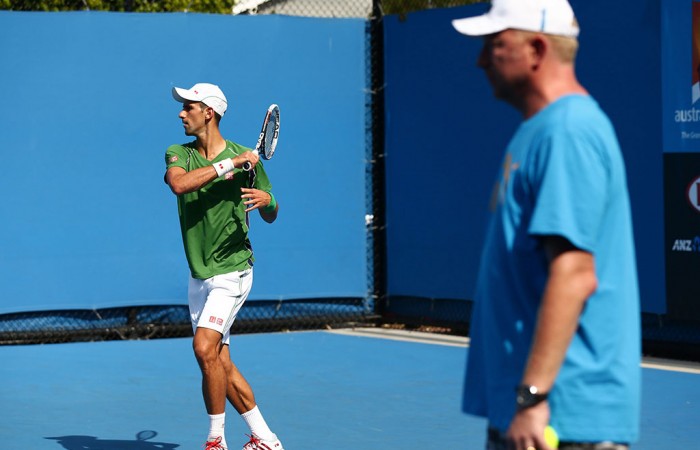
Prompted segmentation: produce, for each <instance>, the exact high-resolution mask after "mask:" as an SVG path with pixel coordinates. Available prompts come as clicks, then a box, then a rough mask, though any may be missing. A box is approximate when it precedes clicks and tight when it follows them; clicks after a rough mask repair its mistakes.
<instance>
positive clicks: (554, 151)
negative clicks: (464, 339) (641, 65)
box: [453, 0, 641, 450]
mask: <svg viewBox="0 0 700 450" xmlns="http://www.w3.org/2000/svg"><path fill="white" fill-rule="evenodd" d="M453 26H454V27H455V28H456V29H457V31H459V32H460V33H463V34H465V35H468V36H482V37H483V49H482V51H481V54H480V56H479V58H478V65H479V67H481V68H482V69H483V70H484V72H485V73H486V76H487V78H488V80H489V82H490V83H491V86H492V88H493V92H494V94H495V96H496V97H497V98H499V99H501V100H504V101H506V102H508V103H510V104H511V105H512V106H513V107H515V108H516V109H517V110H518V111H519V112H520V113H521V114H522V116H523V122H522V124H521V125H520V126H519V128H518V129H517V131H516V132H515V135H514V136H513V137H512V139H511V141H510V143H509V144H508V147H507V148H506V151H505V157H504V162H503V166H502V167H503V169H502V172H501V173H500V177H499V181H498V185H497V194H498V195H497V204H496V205H494V213H493V216H492V218H491V223H490V226H489V230H488V233H487V237H486V240H485V243H484V250H483V253H482V259H481V263H480V273H479V275H478V279H477V287H476V293H475V309H474V311H473V316H472V328H471V330H472V331H471V346H470V349H469V356H468V366H467V374H466V380H465V388H464V398H463V407H464V410H465V412H467V413H470V414H475V415H478V416H483V417H486V418H487V419H488V423H489V430H488V437H487V449H489V450H505V449H510V448H514V449H516V450H536V449H545V450H550V447H549V446H548V445H547V443H546V442H545V439H544V430H545V427H546V426H547V425H548V424H550V423H551V425H552V426H553V428H554V429H555V430H556V431H557V432H558V434H559V438H560V442H561V443H560V446H559V448H560V449H565V450H574V449H576V450H586V449H590V450H593V449H596V450H613V449H615V450H619V449H626V448H628V446H629V444H630V443H632V442H634V441H636V439H637V436H638V431H639V410H640V377H641V373H640V367H639V363H640V353H641V349H640V342H641V341H640V313H639V293H638V285H637V272H636V263H635V250H634V240H633V234H632V219H631V212H630V203H629V195H628V190H627V181H626V174H625V166H624V161H623V157H622V154H621V151H620V148H619V144H618V141H617V138H616V135H615V131H614V129H613V126H612V124H611V123H610V120H609V119H608V117H607V116H606V114H605V113H604V112H603V111H602V110H601V108H600V106H599V105H598V103H596V101H595V100H594V99H593V98H591V96H590V95H589V93H588V92H587V90H586V89H585V88H584V87H583V86H582V85H581V84H580V83H579V81H578V79H577V76H576V73H575V69H574V61H575V56H576V53H577V49H578V38H577V37H578V34H579V26H578V23H577V20H576V18H575V16H574V12H573V10H572V8H571V6H570V5H569V3H568V2H567V1H566V0H493V2H492V5H491V9H490V10H489V11H488V13H486V14H484V15H481V16H477V17H470V18H465V19H459V20H456V21H454V22H453Z"/></svg>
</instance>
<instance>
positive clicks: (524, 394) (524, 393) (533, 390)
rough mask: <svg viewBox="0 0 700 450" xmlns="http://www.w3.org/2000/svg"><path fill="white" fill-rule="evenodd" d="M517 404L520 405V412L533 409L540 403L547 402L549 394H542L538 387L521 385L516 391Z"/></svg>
mask: <svg viewBox="0 0 700 450" xmlns="http://www.w3.org/2000/svg"><path fill="white" fill-rule="evenodd" d="M515 392H516V396H515V403H516V404H517V405H518V411H520V410H523V409H527V408H531V407H533V406H535V405H537V404H538V403H541V402H543V401H545V400H547V395H548V393H547V392H540V390H539V389H537V386H530V385H527V384H521V385H520V386H518V387H517V388H516V389H515Z"/></svg>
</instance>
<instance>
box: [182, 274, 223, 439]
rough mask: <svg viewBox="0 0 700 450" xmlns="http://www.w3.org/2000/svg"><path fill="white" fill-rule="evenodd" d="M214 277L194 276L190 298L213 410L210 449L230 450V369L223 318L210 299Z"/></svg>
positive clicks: (206, 394) (195, 342)
mask: <svg viewBox="0 0 700 450" xmlns="http://www.w3.org/2000/svg"><path fill="white" fill-rule="evenodd" d="M211 284H212V283H211V279H207V280H198V279H193V278H191V279H190V285H189V290H188V299H189V307H190V319H191V321H192V327H193V328H194V339H193V341H192V348H193V350H194V354H195V358H196V359H197V363H198V364H199V368H200V370H201V372H202V397H203V399H204V404H205V406H206V409H207V413H208V414H209V433H208V435H207V442H206V443H205V445H204V447H205V449H207V450H226V448H227V447H226V437H225V434H224V430H225V418H226V413H225V410H226V385H227V378H226V370H225V368H224V366H223V365H222V364H221V360H220V358H219V354H220V352H221V350H222V348H223V342H222V337H223V327H224V323H223V322H224V321H223V319H217V317H220V314H221V312H220V311H219V308H218V306H220V305H218V304H217V302H209V301H208V300H209V294H210V292H211Z"/></svg>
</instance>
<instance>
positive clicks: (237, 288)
mask: <svg viewBox="0 0 700 450" xmlns="http://www.w3.org/2000/svg"><path fill="white" fill-rule="evenodd" d="M216 284H217V286H219V287H220V288H221V290H219V291H218V294H219V295H228V296H230V300H229V303H233V304H234V305H235V306H234V309H233V311H232V314H233V317H232V318H231V321H230V324H229V327H228V329H226V330H225V331H224V336H223V343H224V346H223V348H222V350H221V353H220V354H219V358H220V359H221V365H222V366H223V367H224V370H225V371H226V378H227V381H228V384H227V387H226V397H227V398H228V400H229V402H230V403H231V405H233V407H234V408H235V409H236V411H238V413H239V414H240V415H241V417H242V418H243V420H244V421H245V422H246V424H247V425H248V427H249V428H250V433H251V439H250V442H248V443H247V444H246V445H245V446H244V447H243V450H248V449H258V448H265V447H264V446H267V448H270V449H272V450H284V449H283V448H282V443H281V442H280V441H279V439H277V436H276V435H275V434H274V433H273V432H272V431H271V430H270V428H269V427H268V425H267V423H266V422H265V419H264V418H263V416H262V414H261V412H260V409H259V408H258V406H257V404H256V402H255V395H254V394H253V389H252V388H251V387H250V384H249V383H248V381H246V379H245V377H243V374H241V372H240V371H239V370H238V367H236V365H235V364H234V363H233V361H232V360H231V354H230V350H229V341H230V337H231V332H230V328H231V326H233V321H234V320H235V317H236V315H237V314H238V311H239V310H240V308H241V307H242V306H243V303H245V301H246V299H247V298H248V294H249V293H250V290H251V288H252V286H253V270H252V269H250V270H247V271H243V272H234V273H230V274H225V275H221V276H219V277H217V281H216ZM263 445H264V446H263Z"/></svg>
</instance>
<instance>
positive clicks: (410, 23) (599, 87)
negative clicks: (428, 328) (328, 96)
mask: <svg viewBox="0 0 700 450" xmlns="http://www.w3.org/2000/svg"><path fill="white" fill-rule="evenodd" d="M572 4H573V7H574V10H575V11H576V13H577V16H578V19H579V21H580V22H581V27H582V33H581V37H580V42H581V50H580V54H579V58H578V72H579V75H580V78H581V80H582V82H583V84H584V85H585V86H587V87H588V89H589V90H590V92H591V93H592V95H593V96H594V97H595V98H596V99H597V100H598V102H599V103H600V104H601V105H602V107H603V108H604V109H605V110H606V111H607V112H608V114H609V115H610V117H611V119H612V121H613V123H614V124H615V127H616V129H617V132H618V135H619V139H620V142H621V145H622V150H623V153H624V156H625V161H626V164H627V174H628V181H629V189H630V195H631V201H632V210H633V217H634V230H635V242H636V248H637V257H638V268H639V278H640V289H641V298H642V309H643V311H645V312H649V313H664V312H665V311H666V303H665V292H664V255H663V183H662V177H663V166H662V158H661V155H662V148H661V124H660V116H659V111H660V108H661V78H660V73H661V69H660V32H659V9H660V6H659V1H658V0H646V1H641V2H640V1H635V2H632V1H630V0H626V1H622V2H611V3H610V2H609V3H605V5H604V7H603V6H602V5H601V4H600V3H599V2H586V1H583V0H573V1H572ZM487 8H488V5H484V4H481V5H473V6H466V7H461V8H451V9H443V10H428V11H421V12H418V13H413V14H408V15H406V16H401V17H399V16H390V17H386V18H385V21H384V23H385V36H386V43H385V59H386V69H385V71H386V72H385V76H386V86H387V88H386V92H387V94H386V110H387V131H386V135H387V143H386V146H387V150H386V152H387V158H386V166H387V198H388V201H387V242H388V244H387V260H388V261H387V267H388V291H389V292H388V295H389V297H390V298H412V297H422V298H428V299H453V300H460V299H462V300H467V299H470V298H471V295H472V293H473V289H474V282H475V277H476V271H477V269H478V264H479V254H480V249H481V244H482V237H483V231H484V228H485V223H486V218H487V215H488V203H489V199H490V195H491V191H492V187H493V184H494V181H495V176H496V172H497V169H498V164H500V161H501V157H502V152H503V149H504V147H505V144H506V143H507V141H508V139H509V138H510V136H511V135H512V133H513V132H514V130H515V127H516V126H517V125H518V123H519V122H520V117H518V115H517V113H516V112H515V110H513V109H512V108H511V107H510V106H508V105H505V104H504V103H502V102H498V101H496V100H495V99H494V98H493V97H492V95H491V89H490V87H489V85H488V83H487V81H486V79H485V77H484V75H483V73H482V71H481V70H479V69H478V68H477V67H476V59H477V56H478V53H479V50H480V48H481V40H480V39H478V38H477V39H469V38H466V37H465V36H461V35H459V34H458V33H457V32H456V31H454V29H453V28H452V26H451V24H450V21H451V20H452V19H454V18H459V17H464V16H468V15H475V14H478V13H480V12H482V11H485V10H486V9H487ZM393 304H394V305H396V302H393ZM458 319H459V318H457V317H455V319H454V320H458Z"/></svg>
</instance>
